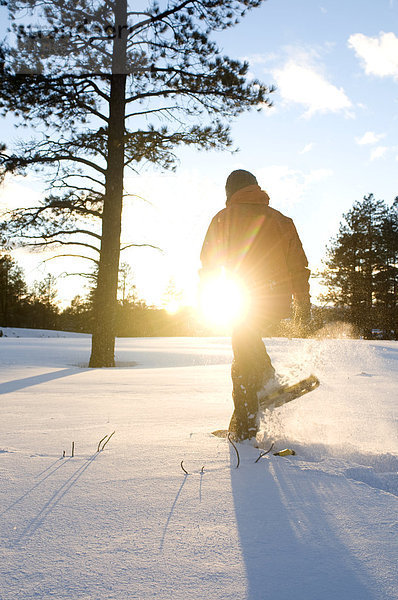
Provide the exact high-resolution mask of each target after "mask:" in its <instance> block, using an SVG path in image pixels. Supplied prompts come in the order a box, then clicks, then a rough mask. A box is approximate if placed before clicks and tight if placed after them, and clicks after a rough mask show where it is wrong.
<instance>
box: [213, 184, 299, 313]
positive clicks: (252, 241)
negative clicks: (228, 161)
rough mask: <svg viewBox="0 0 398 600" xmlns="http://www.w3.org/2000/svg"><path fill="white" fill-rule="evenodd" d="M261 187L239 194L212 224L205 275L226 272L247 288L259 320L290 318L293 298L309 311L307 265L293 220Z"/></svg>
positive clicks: (249, 187) (241, 191)
mask: <svg viewBox="0 0 398 600" xmlns="http://www.w3.org/2000/svg"><path fill="white" fill-rule="evenodd" d="M268 203H269V197H268V194H267V193H266V192H264V191H262V190H261V188H260V187H259V186H258V185H250V186H248V187H245V188H243V189H240V190H239V191H237V192H235V194H233V195H232V196H231V197H230V198H229V199H228V200H227V205H226V208H224V209H223V210H221V211H220V212H219V213H218V214H217V215H216V216H215V217H214V218H213V220H212V222H211V224H210V227H209V229H208V231H207V234H206V238H205V241H204V244H203V248H202V252H201V261H202V266H203V269H202V275H205V274H206V273H208V272H209V271H213V270H215V269H218V268H219V267H225V268H226V270H227V271H229V272H233V273H234V274H235V275H237V276H238V277H239V278H240V279H241V280H243V282H244V283H245V285H246V287H247V289H248V291H249V293H250V295H251V300H252V310H253V311H254V312H255V313H256V314H257V316H259V317H261V318H265V319H267V320H268V319H269V320H275V319H281V318H285V317H288V316H289V315H290V310H291V302H292V296H293V297H294V298H295V300H296V301H297V303H298V304H300V305H301V306H305V305H307V306H309V299H310V296H309V284H308V279H309V274H310V271H309V270H308V268H307V267H308V261H307V257H306V255H305V253H304V250H303V247H302V245H301V242H300V239H299V236H298V234H297V231H296V228H295V226H294V223H293V221H292V219H290V218H289V217H286V216H285V215H283V214H282V213H280V212H279V211H277V210H275V209H273V208H271V207H269V206H268Z"/></svg>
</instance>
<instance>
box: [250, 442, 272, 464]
mask: <svg viewBox="0 0 398 600" xmlns="http://www.w3.org/2000/svg"><path fill="white" fill-rule="evenodd" d="M273 447H274V442H272V444H271V447H270V448H268V450H266V451H265V452H261V454H259V456H258V457H257V458H256V460H255V461H254V462H255V463H257V462H258V461H259V460H260V458H262V457H263V456H265V455H266V454H268V452H271V450H272V448H273Z"/></svg>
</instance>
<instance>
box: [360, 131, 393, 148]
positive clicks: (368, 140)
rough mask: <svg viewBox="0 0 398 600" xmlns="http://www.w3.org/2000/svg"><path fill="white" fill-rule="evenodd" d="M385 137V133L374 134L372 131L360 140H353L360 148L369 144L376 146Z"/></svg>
mask: <svg viewBox="0 0 398 600" xmlns="http://www.w3.org/2000/svg"><path fill="white" fill-rule="evenodd" d="M385 136H386V134H385V133H375V132H374V131H367V132H366V133H364V134H363V136H362V137H360V138H355V141H356V143H357V144H359V145H360V146H368V145H369V146H370V145H371V144H377V142H379V141H380V140H381V139H383V138H384V137H385Z"/></svg>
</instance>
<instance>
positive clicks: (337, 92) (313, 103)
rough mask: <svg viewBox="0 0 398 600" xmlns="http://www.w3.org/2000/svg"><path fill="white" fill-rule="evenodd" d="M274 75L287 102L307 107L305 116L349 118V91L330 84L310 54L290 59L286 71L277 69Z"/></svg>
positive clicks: (284, 68)
mask: <svg viewBox="0 0 398 600" xmlns="http://www.w3.org/2000/svg"><path fill="white" fill-rule="evenodd" d="M273 75H274V77H275V80H276V84H277V88H278V90H279V93H280V94H281V96H282V98H283V100H284V101H285V102H287V103H290V102H294V103H296V104H301V105H303V106H304V107H305V108H306V112H305V113H304V116H306V117H311V116H312V115H314V114H316V113H329V112H331V113H338V112H345V113H346V115H347V116H349V112H348V111H349V109H350V108H351V107H352V103H351V101H350V99H349V98H348V97H347V95H346V93H345V91H344V90H343V88H342V87H337V86H335V85H334V84H333V83H331V82H330V81H328V79H327V78H326V76H325V75H324V74H323V72H322V69H321V68H320V67H319V66H317V65H316V64H314V60H313V57H312V56H311V55H310V54H306V53H303V52H302V53H301V54H300V53H298V57H297V58H290V59H289V60H288V61H287V62H286V63H285V65H284V66H283V67H282V68H279V69H275V70H274V71H273Z"/></svg>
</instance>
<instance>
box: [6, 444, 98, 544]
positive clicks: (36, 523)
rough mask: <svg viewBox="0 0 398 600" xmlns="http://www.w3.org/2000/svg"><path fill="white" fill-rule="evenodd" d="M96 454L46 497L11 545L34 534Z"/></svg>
mask: <svg viewBox="0 0 398 600" xmlns="http://www.w3.org/2000/svg"><path fill="white" fill-rule="evenodd" d="M97 456H98V453H97V452H96V453H95V454H93V455H92V456H90V458H88V459H87V460H86V461H85V462H84V463H83V464H82V465H81V466H80V467H79V468H78V469H77V470H76V471H75V472H74V473H73V474H72V475H71V476H70V477H69V478H68V479H67V480H66V481H64V483H63V484H62V485H61V487H60V488H59V489H58V490H57V491H56V492H54V493H53V495H52V496H51V497H50V498H49V499H48V501H47V502H46V503H45V504H44V506H43V507H42V508H41V509H40V510H39V512H38V513H37V515H36V516H35V517H34V518H33V519H32V520H31V521H30V522H29V523H28V524H27V525H26V527H25V528H24V529H23V531H22V532H21V533H20V534H19V536H18V537H17V539H16V540H15V541H14V543H13V546H18V544H19V543H20V542H21V541H22V540H24V539H26V538H29V537H31V536H32V535H33V534H34V532H35V531H36V530H37V529H38V527H40V525H41V524H42V523H43V522H44V521H45V519H46V518H47V517H48V515H49V514H50V513H51V512H52V511H53V510H54V508H55V507H56V506H57V504H58V503H59V502H60V501H61V500H62V498H63V497H64V496H65V494H67V493H68V492H69V490H70V489H71V488H72V487H73V486H74V485H75V483H76V482H77V481H78V479H80V477H81V476H82V475H83V473H84V472H85V471H86V470H87V469H88V468H89V466H90V465H91V464H92V462H93V461H94V460H95V459H96V458H97Z"/></svg>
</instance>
